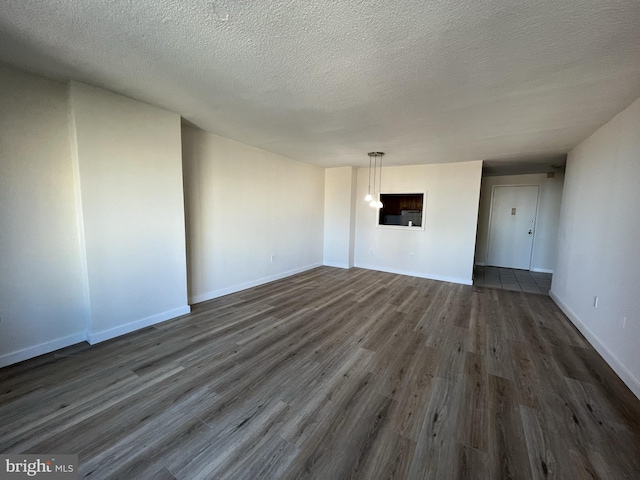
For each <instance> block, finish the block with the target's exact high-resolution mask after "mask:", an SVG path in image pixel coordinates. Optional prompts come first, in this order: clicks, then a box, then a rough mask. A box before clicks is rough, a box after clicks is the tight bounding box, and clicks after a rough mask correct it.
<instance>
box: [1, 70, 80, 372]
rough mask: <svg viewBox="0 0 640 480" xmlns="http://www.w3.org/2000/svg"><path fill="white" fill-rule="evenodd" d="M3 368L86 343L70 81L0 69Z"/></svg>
mask: <svg viewBox="0 0 640 480" xmlns="http://www.w3.org/2000/svg"><path fill="white" fill-rule="evenodd" d="M0 92H2V93H0V366H4V365H8V364H10V363H14V362H17V361H20V360H24V359H26V358H30V357H33V356H36V355H39V354H42V353H46V352H49V351H52V350H55V349H58V348H61V347H64V346H67V345H71V344H74V343H77V342H79V341H82V340H84V326H85V322H86V319H87V308H86V304H85V302H84V296H83V277H82V269H81V260H80V243H79V239H78V229H77V217H76V204H75V198H74V174H73V166H72V161H71V153H70V152H71V148H70V143H69V131H68V121H67V119H68V102H67V99H68V98H67V88H66V86H64V85H62V84H59V83H56V82H52V81H49V80H45V79H43V78H39V77H36V76H33V75H28V74H24V73H19V72H17V71H14V70H10V69H8V68H4V67H0Z"/></svg>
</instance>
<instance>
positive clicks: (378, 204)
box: [364, 152, 384, 208]
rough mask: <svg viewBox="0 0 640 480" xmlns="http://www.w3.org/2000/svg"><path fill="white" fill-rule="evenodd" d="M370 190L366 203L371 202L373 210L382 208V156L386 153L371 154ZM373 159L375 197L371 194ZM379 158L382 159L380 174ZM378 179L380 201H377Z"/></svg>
mask: <svg viewBox="0 0 640 480" xmlns="http://www.w3.org/2000/svg"><path fill="white" fill-rule="evenodd" d="M368 155H369V190H368V192H369V193H368V194H367V196H366V197H364V199H365V201H367V202H370V203H369V206H370V207H373V208H382V202H381V201H380V190H381V188H382V156H383V155H384V152H369V153H368ZM371 158H373V195H372V194H371ZM378 158H380V167H379V168H380V173H379V174H378V173H377V170H378ZM376 177H378V178H377V179H378V200H376V198H375V197H376Z"/></svg>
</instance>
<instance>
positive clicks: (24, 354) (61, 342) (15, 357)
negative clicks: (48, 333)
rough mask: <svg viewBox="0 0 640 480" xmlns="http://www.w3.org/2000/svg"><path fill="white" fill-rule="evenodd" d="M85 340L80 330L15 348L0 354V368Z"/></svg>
mask: <svg viewBox="0 0 640 480" xmlns="http://www.w3.org/2000/svg"><path fill="white" fill-rule="evenodd" d="M85 340H86V335H85V333H84V331H82V332H78V333H74V334H72V335H68V336H66V337H62V338H56V339H55V340H50V341H48V342H44V343H41V344H39V345H34V346H32V347H27V348H23V349H21V350H16V351H15V352H11V353H6V354H4V355H0V368H1V367H6V366H7V365H13V364H14V363H18V362H22V361H23V360H28V359H30V358H35V357H39V356H40V355H44V354H45V353H51V352H53V351H55V350H60V349H61V348H65V347H69V346H71V345H75V344H76V343H80V342H84V341H85Z"/></svg>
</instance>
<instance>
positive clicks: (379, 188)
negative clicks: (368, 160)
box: [378, 153, 384, 201]
mask: <svg viewBox="0 0 640 480" xmlns="http://www.w3.org/2000/svg"><path fill="white" fill-rule="evenodd" d="M378 155H379V156H380V175H379V180H378V195H382V156H383V155H384V153H379V154H378ZM378 201H380V200H378Z"/></svg>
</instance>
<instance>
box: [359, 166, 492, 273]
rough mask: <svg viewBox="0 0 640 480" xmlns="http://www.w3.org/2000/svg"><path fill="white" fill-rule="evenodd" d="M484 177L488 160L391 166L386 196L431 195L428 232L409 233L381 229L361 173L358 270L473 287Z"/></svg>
mask: <svg viewBox="0 0 640 480" xmlns="http://www.w3.org/2000/svg"><path fill="white" fill-rule="evenodd" d="M481 177H482V161H474V162H462V163H447V164H434V165H413V166H406V167H385V168H384V169H383V176H382V193H420V192H425V191H426V192H427V199H426V209H427V210H426V220H425V229H424V230H420V229H418V228H416V229H414V230H411V231H407V230H400V229H387V228H379V227H377V226H376V223H377V213H378V210H377V209H374V208H371V207H370V206H369V205H368V204H367V203H366V202H365V201H364V196H365V195H366V193H367V185H368V169H366V168H361V169H359V170H358V194H357V201H356V205H357V207H356V246H355V248H356V249H355V264H356V266H358V267H363V268H369V269H373V270H382V271H388V272H394V273H402V274H407V275H414V276H418V277H425V278H432V279H436V280H444V281H450V282H456V283H464V284H471V283H472V280H471V279H472V273H473V257H474V249H475V239H476V226H477V220H478V199H479V195H480V181H481ZM411 254H413V257H412V256H411Z"/></svg>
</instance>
